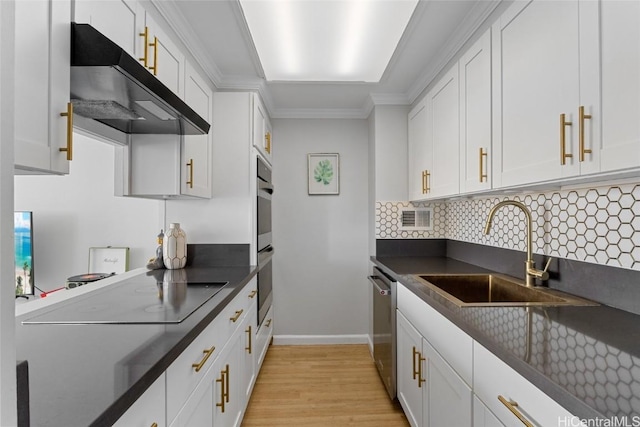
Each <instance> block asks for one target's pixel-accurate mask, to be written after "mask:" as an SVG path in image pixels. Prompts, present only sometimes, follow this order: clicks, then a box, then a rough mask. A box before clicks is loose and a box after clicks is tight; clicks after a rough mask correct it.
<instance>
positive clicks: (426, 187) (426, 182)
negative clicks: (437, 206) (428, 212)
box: [424, 170, 431, 194]
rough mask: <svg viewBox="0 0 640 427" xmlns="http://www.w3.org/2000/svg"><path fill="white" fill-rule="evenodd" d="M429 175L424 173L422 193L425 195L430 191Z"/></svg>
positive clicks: (426, 172)
mask: <svg viewBox="0 0 640 427" xmlns="http://www.w3.org/2000/svg"><path fill="white" fill-rule="evenodd" d="M430 184H431V173H429V171H428V170H427V171H424V193H425V194H427V193H428V192H429V191H431V187H430Z"/></svg>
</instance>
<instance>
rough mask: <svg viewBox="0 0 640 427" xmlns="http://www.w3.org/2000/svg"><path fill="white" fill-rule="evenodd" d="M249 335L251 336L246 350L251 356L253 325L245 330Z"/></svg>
mask: <svg viewBox="0 0 640 427" xmlns="http://www.w3.org/2000/svg"><path fill="white" fill-rule="evenodd" d="M245 332H246V333H247V334H249V340H248V345H247V346H246V347H245V348H244V349H245V350H247V353H249V354H251V325H249V327H248V328H247V329H246V330H245Z"/></svg>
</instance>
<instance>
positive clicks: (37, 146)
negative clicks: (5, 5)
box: [15, 0, 73, 174]
mask: <svg viewBox="0 0 640 427" xmlns="http://www.w3.org/2000/svg"><path fill="white" fill-rule="evenodd" d="M15 14H16V15H15V19H16V21H15V22H16V24H15V28H16V30H15V52H16V55H15V168H16V173H54V174H65V173H68V172H69V161H70V160H71V159H72V158H73V128H72V121H71V120H70V119H71V118H72V116H69V115H68V112H69V108H70V104H69V102H70V66H69V55H70V53H69V52H70V34H71V29H70V26H71V24H70V21H71V19H70V18H71V2H70V1H68V0H60V1H47V0H37V1H29V2H24V1H18V2H16V4H15Z"/></svg>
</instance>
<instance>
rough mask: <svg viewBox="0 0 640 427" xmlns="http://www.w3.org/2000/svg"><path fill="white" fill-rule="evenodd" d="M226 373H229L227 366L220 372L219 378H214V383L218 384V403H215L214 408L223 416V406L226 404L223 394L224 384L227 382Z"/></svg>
mask: <svg viewBox="0 0 640 427" xmlns="http://www.w3.org/2000/svg"><path fill="white" fill-rule="evenodd" d="M228 371H229V365H227V367H226V369H225V370H224V371H220V378H216V382H217V383H220V403H217V402H216V407H217V408H220V409H221V410H222V413H223V414H224V405H225V403H226V402H228V400H227V399H226V394H225V390H226V387H225V383H226V382H227V381H228V379H227V375H226V374H227V372H228Z"/></svg>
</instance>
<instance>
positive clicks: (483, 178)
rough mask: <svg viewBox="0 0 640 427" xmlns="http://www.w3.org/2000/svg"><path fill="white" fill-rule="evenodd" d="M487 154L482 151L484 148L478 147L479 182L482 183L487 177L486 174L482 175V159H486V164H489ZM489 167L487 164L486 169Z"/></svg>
mask: <svg viewBox="0 0 640 427" xmlns="http://www.w3.org/2000/svg"><path fill="white" fill-rule="evenodd" d="M487 155H488V154H487V152H486V151H484V148H482V147H480V182H484V180H486V179H488V178H489V177H488V176H487V174H486V173H484V162H483V161H482V160H483V157H484V158H487V163H489V158H488V157H487ZM488 166H489V165H488V164H487V169H488V168H489V167H488Z"/></svg>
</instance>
